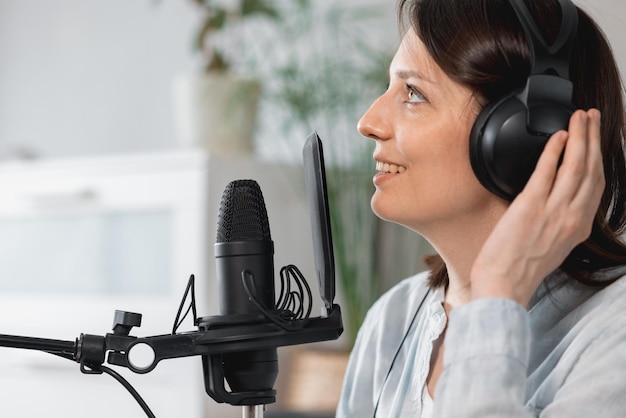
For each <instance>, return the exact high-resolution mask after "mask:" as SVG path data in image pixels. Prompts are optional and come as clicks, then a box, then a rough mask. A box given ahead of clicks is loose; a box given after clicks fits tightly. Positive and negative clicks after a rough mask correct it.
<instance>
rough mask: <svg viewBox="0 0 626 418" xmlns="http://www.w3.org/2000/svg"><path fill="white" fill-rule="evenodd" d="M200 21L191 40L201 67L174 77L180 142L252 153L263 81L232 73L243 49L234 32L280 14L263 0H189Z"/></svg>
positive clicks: (217, 151) (228, 151) (215, 150)
mask: <svg viewBox="0 0 626 418" xmlns="http://www.w3.org/2000/svg"><path fill="white" fill-rule="evenodd" d="M190 1H191V2H192V3H193V4H194V6H195V7H196V9H197V10H198V11H199V12H200V17H201V20H200V22H199V24H198V29H197V31H196V33H195V35H194V39H193V49H194V51H195V52H196V53H197V54H198V55H199V56H200V58H201V60H202V62H201V65H200V67H201V69H200V71H198V72H197V73H196V74H186V75H183V76H181V77H179V78H178V79H177V80H176V81H175V86H174V96H175V97H174V100H175V112H176V114H175V118H176V124H177V128H178V136H179V141H180V142H181V143H182V144H183V145H186V146H200V147H203V148H205V149H207V150H208V151H209V152H211V153H227V154H232V153H244V154H247V153H251V152H252V150H253V132H254V127H255V123H256V115H257V103H258V100H259V95H260V93H261V85H260V83H259V82H258V81H257V80H254V79H248V78H243V77H241V76H239V75H237V74H236V73H235V72H234V71H232V67H233V60H234V59H235V57H236V56H237V55H239V54H241V51H242V49H245V48H244V46H243V45H242V44H241V43H238V34H239V32H240V30H241V28H242V27H243V26H245V25H246V24H249V23H251V21H253V20H258V19H270V20H271V19H275V18H277V17H278V13H277V12H276V10H275V9H274V7H273V6H272V5H271V3H270V2H269V1H266V0H238V1H237V2H235V4H233V2H230V3H229V6H226V5H224V3H223V2H219V1H216V0H190Z"/></svg>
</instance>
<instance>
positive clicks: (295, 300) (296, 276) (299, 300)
mask: <svg viewBox="0 0 626 418" xmlns="http://www.w3.org/2000/svg"><path fill="white" fill-rule="evenodd" d="M281 279H282V280H281V292H280V298H279V301H278V303H277V305H278V307H277V309H276V310H274V311H270V310H269V309H267V308H266V307H265V306H264V305H263V304H262V303H261V302H260V301H259V298H258V297H257V289H256V284H255V282H254V275H253V274H252V272H250V271H249V270H244V271H243V272H241V281H242V284H243V288H244V289H245V291H246V293H247V294H248V298H249V299H250V301H251V302H252V303H254V305H255V306H256V307H257V309H258V310H259V311H260V312H261V313H262V314H263V316H265V317H266V318H267V319H268V320H270V321H271V322H273V323H274V324H276V325H278V326H279V327H281V328H282V329H284V330H285V331H294V330H298V329H301V328H302V327H303V326H304V325H305V324H306V321H298V322H294V321H295V320H302V319H308V318H309V316H310V314H311V309H312V304H313V301H312V294H311V288H310V287H309V284H308V283H307V281H306V279H305V278H304V276H303V275H302V273H301V272H300V270H298V268H297V267H296V266H293V265H290V266H286V267H283V268H282V269H281ZM290 279H293V281H295V283H296V284H297V286H298V289H299V292H291V291H290V289H291V284H290V283H291V280H290ZM305 289H306V294H307V298H305V296H304V292H305ZM305 300H306V301H308V306H307V309H306V313H304V312H305V310H304V309H303V305H304V303H305ZM287 308H290V309H287ZM294 311H295V312H294Z"/></svg>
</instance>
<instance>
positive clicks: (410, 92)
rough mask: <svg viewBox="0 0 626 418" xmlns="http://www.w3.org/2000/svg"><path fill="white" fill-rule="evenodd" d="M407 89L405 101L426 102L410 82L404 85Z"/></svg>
mask: <svg viewBox="0 0 626 418" xmlns="http://www.w3.org/2000/svg"><path fill="white" fill-rule="evenodd" d="M406 89H407V103H423V102H426V101H427V100H426V97H424V95H423V94H422V93H421V92H420V91H419V90H418V89H417V88H415V86H412V85H410V84H407V85H406Z"/></svg>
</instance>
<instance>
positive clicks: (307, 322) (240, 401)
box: [0, 304, 343, 418]
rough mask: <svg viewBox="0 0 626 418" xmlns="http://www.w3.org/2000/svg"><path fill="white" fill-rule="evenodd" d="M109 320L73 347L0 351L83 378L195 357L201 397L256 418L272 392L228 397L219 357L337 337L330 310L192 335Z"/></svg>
mask: <svg viewBox="0 0 626 418" xmlns="http://www.w3.org/2000/svg"><path fill="white" fill-rule="evenodd" d="M114 318H115V319H114V323H113V332H112V333H108V334H106V335H104V336H98V335H90V334H81V335H80V336H79V337H78V338H76V340H75V341H62V340H52V339H45V338H34V337H24V336H16V335H1V334H0V347H10V348H19V349H28V350H37V351H43V352H47V353H50V354H55V355H58V356H61V357H64V358H67V359H69V360H73V361H76V362H77V363H80V370H81V372H82V373H84V374H100V373H102V369H104V368H105V367H104V366H103V365H104V363H105V362H106V363H109V364H112V365H117V366H121V367H126V368H128V369H130V370H131V371H133V372H135V373H138V374H145V373H149V372H151V371H152V370H154V368H155V367H156V366H157V364H158V363H159V362H160V361H162V360H166V359H172V358H182V357H189V356H198V355H199V356H202V363H203V371H204V380H205V389H206V392H207V394H208V395H209V396H211V397H212V398H213V399H214V400H215V401H217V402H219V403H228V404H230V405H239V406H242V407H243V413H242V416H243V417H244V418H253V417H254V418H262V417H263V412H264V408H265V405H266V404H269V403H273V402H275V401H276V391H275V390H274V389H268V390H263V391H258V392H228V391H227V390H226V389H225V383H224V380H225V379H224V369H223V362H222V355H223V354H226V353H232V352H242V351H251V350H263V349H270V348H277V347H282V346H289V345H298V344H307V343H312V342H319V341H328V340H334V339H337V338H339V336H340V335H341V333H342V332H343V325H342V320H341V309H340V307H339V305H336V304H333V305H332V309H330V310H329V314H328V316H325V317H317V318H307V319H299V320H292V321H290V322H289V323H287V324H277V323H274V322H271V321H267V320H265V321H264V320H261V319H257V320H256V321H249V320H247V321H241V320H237V318H234V319H233V318H228V316H227V317H223V316H217V317H204V318H199V319H198V320H197V325H198V331H190V332H181V333H173V334H165V335H156V336H149V337H135V336H131V335H130V331H131V329H132V328H133V327H135V326H136V327H139V326H140V325H141V314H139V313H132V312H125V311H115V317H114ZM225 318H228V319H229V320H225ZM135 349H138V352H145V350H146V349H148V350H149V351H151V354H153V356H152V358H151V359H150V360H149V361H147V362H145V361H144V362H143V363H141V362H138V361H137V360H135V361H133V359H134V357H133V354H134V353H135V351H134V350H135ZM135 354H136V353H135Z"/></svg>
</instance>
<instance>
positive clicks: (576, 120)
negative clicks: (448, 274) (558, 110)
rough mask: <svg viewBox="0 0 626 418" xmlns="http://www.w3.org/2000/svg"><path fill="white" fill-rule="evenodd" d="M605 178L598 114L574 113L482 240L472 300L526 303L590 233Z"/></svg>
mask: <svg viewBox="0 0 626 418" xmlns="http://www.w3.org/2000/svg"><path fill="white" fill-rule="evenodd" d="M563 149H565V154H564V156H563V162H562V164H561V165H560V166H559V165H558V164H559V159H560V157H561V154H562V152H563ZM604 181H605V180H604V171H603V167H602V155H601V152H600V112H599V111H597V110H595V109H592V110H589V111H588V112H585V111H582V110H579V111H576V112H575V113H574V114H573V115H572V117H571V119H570V124H569V131H568V132H565V131H559V132H556V133H555V134H554V135H552V137H550V139H549V140H548V142H547V144H546V147H545V149H544V151H543V153H542V155H541V157H540V159H539V162H538V163H537V167H536V168H535V171H534V172H533V174H532V176H531V178H530V180H529V181H528V183H527V185H526V187H525V188H524V190H523V191H522V192H521V193H520V194H519V195H518V196H517V197H516V198H515V200H514V201H513V202H512V203H511V205H510V207H509V208H508V210H507V211H506V212H505V213H504V215H503V216H502V218H501V219H500V221H499V222H498V223H497V225H496V227H495V228H494V230H493V231H492V233H491V235H490V236H489V237H488V238H487V240H486V241H485V243H484V245H483V247H482V249H481V250H480V252H479V254H478V256H477V258H476V260H475V262H474V265H473V267H472V271H471V273H470V282H471V298H472V299H477V298H484V297H503V298H509V299H513V300H515V301H517V302H518V303H520V304H521V305H522V306H527V305H528V302H529V301H530V298H531V297H532V295H533V294H534V293H535V291H536V290H537V287H538V286H539V284H540V283H541V282H542V280H543V279H544V278H545V277H546V276H547V275H548V274H550V273H551V272H552V271H553V270H554V269H556V268H557V267H558V266H559V265H561V263H562V262H563V260H565V258H566V257H567V256H568V255H569V253H570V252H571V251H572V249H573V248H574V247H575V246H576V245H578V244H580V243H581V242H583V241H584V240H586V239H587V238H588V237H589V234H590V233H591V227H592V224H593V220H594V217H595V214H596V211H597V209H598V205H599V203H600V198H601V196H602V193H603V191H604Z"/></svg>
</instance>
